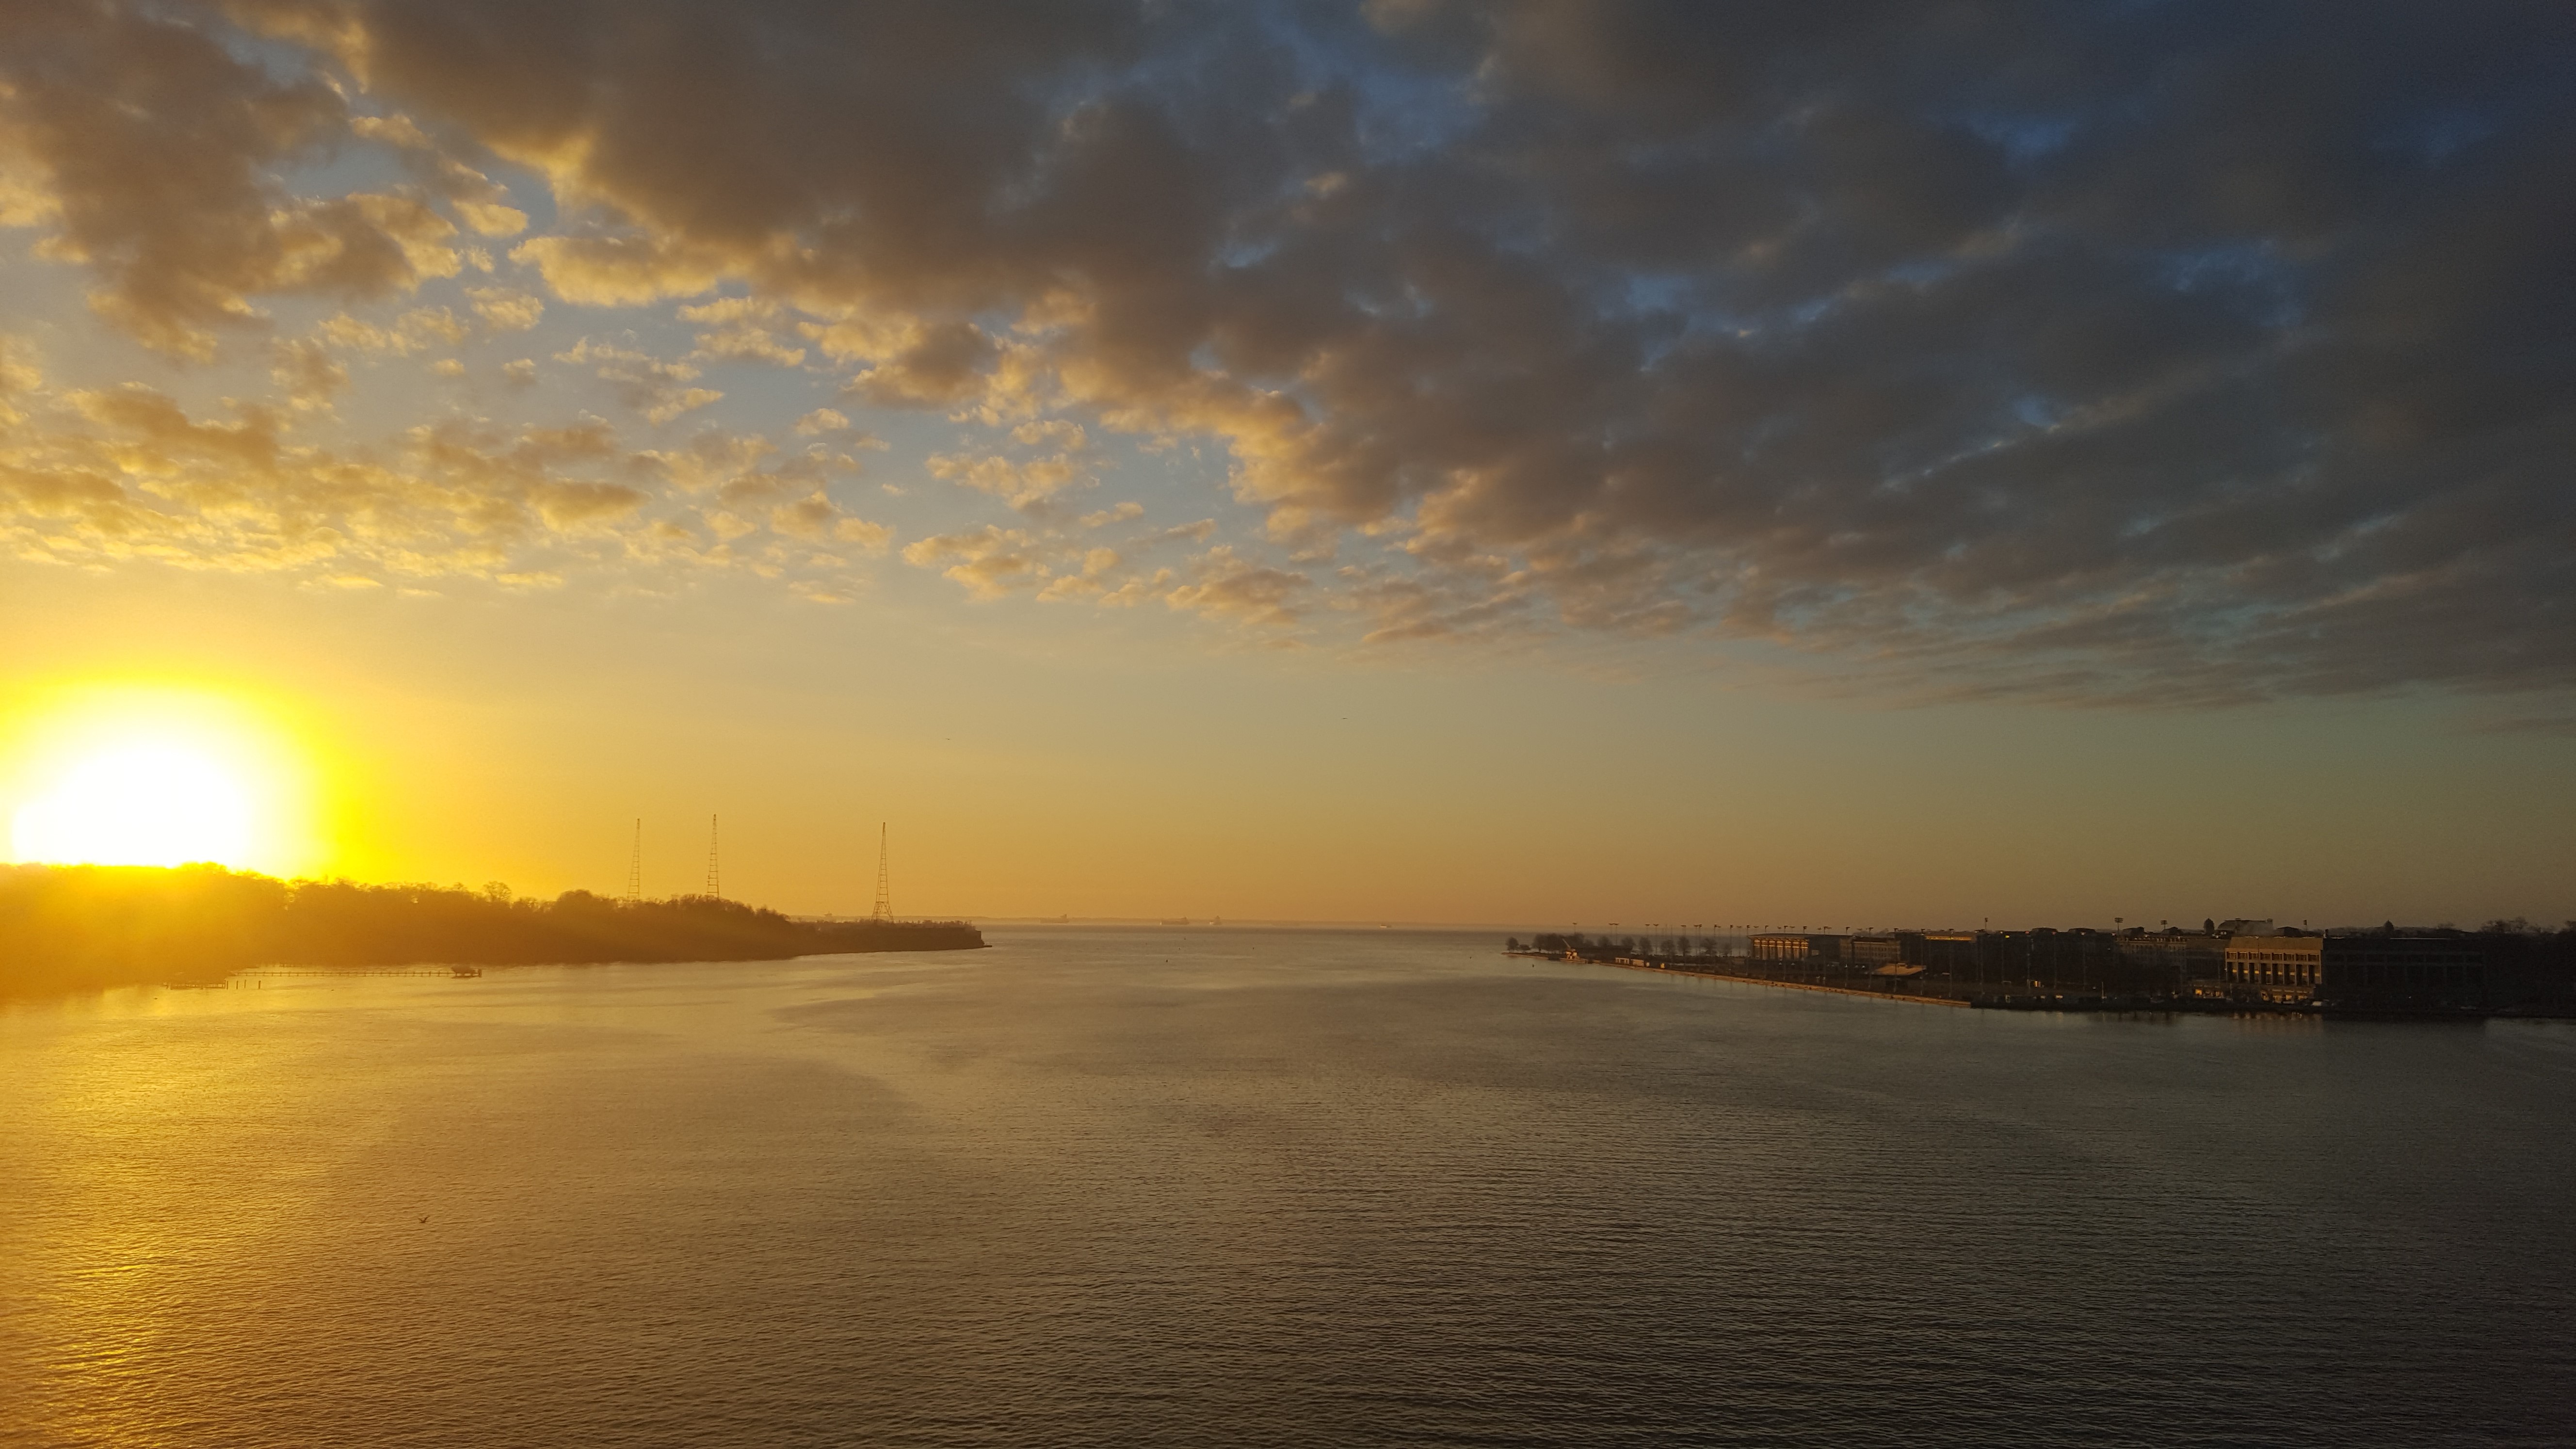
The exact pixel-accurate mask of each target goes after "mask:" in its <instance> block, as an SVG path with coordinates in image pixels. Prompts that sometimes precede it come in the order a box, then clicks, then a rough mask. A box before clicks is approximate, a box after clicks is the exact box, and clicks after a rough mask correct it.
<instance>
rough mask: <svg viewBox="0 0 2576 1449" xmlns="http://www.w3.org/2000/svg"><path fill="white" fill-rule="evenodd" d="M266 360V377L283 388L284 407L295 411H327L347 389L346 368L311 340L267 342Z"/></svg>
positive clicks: (329, 352) (302, 338)
mask: <svg viewBox="0 0 2576 1449" xmlns="http://www.w3.org/2000/svg"><path fill="white" fill-rule="evenodd" d="M269 358H270V365H269V376H270V377H271V378H273V379H275V381H276V383H277V385H278V386H279V387H280V388H283V389H285V391H286V396H287V403H288V405H289V406H291V407H294V408H297V409H299V410H326V411H327V410H328V409H329V408H330V406H331V400H332V399H333V398H335V397H337V396H338V395H339V394H340V393H342V392H344V391H346V390H347V388H348V386H349V369H348V368H347V367H345V366H343V365H341V363H340V361H339V360H338V359H337V358H334V357H333V356H332V355H331V351H330V349H329V348H327V347H324V346H323V345H322V344H321V343H320V342H319V341H317V340H315V339H313V338H310V337H299V338H296V339H295V340H293V341H290V342H274V343H271V344H270V345H269Z"/></svg>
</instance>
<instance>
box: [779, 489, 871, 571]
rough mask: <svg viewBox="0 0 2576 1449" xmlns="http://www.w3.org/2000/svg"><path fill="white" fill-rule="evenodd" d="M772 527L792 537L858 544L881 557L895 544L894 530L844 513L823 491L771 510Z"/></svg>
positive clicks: (862, 549)
mask: <svg viewBox="0 0 2576 1449" xmlns="http://www.w3.org/2000/svg"><path fill="white" fill-rule="evenodd" d="M769 527H770V530H771V531H772V532H775V533H780V534H784V535H786V536H788V537H791V538H805V539H818V540H819V539H825V538H829V539H834V540H837V541H839V542H841V543H853V544H857V545H858V546H859V548H860V550H861V551H862V552H866V553H871V554H879V555H882V554H883V553H885V552H886V550H887V548H888V547H889V546H890V545H891V544H892V543H893V541H894V530H893V529H891V528H888V527H886V526H885V525H884V524H880V523H870V522H869V521H867V520H866V519H864V518H859V517H856V516H854V515H851V514H847V513H843V512H842V511H841V510H840V508H839V506H838V505H836V504H834V503H833V502H832V500H831V499H830V498H829V497H827V496H825V495H824V493H823V492H822V490H820V489H817V490H815V491H814V492H812V493H810V494H808V495H806V496H805V497H803V498H800V499H797V500H796V501H795V502H793V503H782V504H780V505H778V506H777V507H776V508H773V509H771V510H769Z"/></svg>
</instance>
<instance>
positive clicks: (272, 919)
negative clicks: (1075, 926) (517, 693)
mask: <svg viewBox="0 0 2576 1449" xmlns="http://www.w3.org/2000/svg"><path fill="white" fill-rule="evenodd" d="M982 944H983V936H982V934H981V933H980V932H978V931H976V929H975V928H974V927H972V926H969V925H966V924H964V923H962V922H953V921H952V922H867V921H858V922H832V923H815V922H805V921H794V920H790V919H788V918H787V917H786V916H784V915H781V914H779V913H778V912H776V911H773V910H767V909H764V908H760V907H755V906H749V905H745V904H743V903H742V902H739V901H728V900H720V899H717V898H715V897H711V896H679V897H674V898H672V899H668V900H650V901H620V900H611V899H609V898H607V897H604V896H599V895H594V894H592V893H591V892H589V891H579V890H576V891H566V892H564V893H563V894H562V895H559V896H557V897H555V898H554V899H552V900H539V899H533V898H529V897H525V896H519V895H516V894H514V893H513V892H512V891H511V890H510V888H509V887H508V886H506V885H503V884H501V883H499V882H494V883H492V884H490V885H486V886H485V887H483V888H482V889H481V890H472V889H468V888H467V887H465V886H462V885H456V886H436V885H362V884H359V883H357V882H354V881H347V880H278V879H275V878H273V877H270V876H264V875H257V874H253V873H249V872H242V871H231V870H226V869H224V868H223V867H221V866H214V865H192V866H180V867H177V868H166V869H165V868H162V867H157V866H16V867H5V868H0V994H24V993H27V992H33V991H58V990H81V989H88V988H94V987H100V986H113V985H122V984H129V983H151V982H186V981H214V980H220V979H222V978H223V977H224V976H227V975H229V974H231V973H232V972H235V971H239V970H242V969H244V968H246V967H251V966H271V965H275V966H349V967H355V966H404V965H414V964H424V963H436V964H442V965H446V964H453V965H476V966H499V965H526V964H534V963H539V962H561V963H581V962H599V961H758V960H779V959H784V958H786V957H791V956H806V955H816V954H822V953H826V952H841V951H872V950H940V949H950V948H955V947H971V946H980V945H982Z"/></svg>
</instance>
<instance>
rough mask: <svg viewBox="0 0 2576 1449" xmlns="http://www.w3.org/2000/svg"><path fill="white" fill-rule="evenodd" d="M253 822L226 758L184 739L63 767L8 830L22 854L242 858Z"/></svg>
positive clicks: (113, 860)
mask: <svg viewBox="0 0 2576 1449" xmlns="http://www.w3.org/2000/svg"><path fill="white" fill-rule="evenodd" d="M256 825H257V820H256V815H255V812H254V811H253V809H252V805H251V797H250V792H249V791H248V790H247V789H245V788H243V786H242V782H241V781H239V780H237V779H235V778H233V777H232V775H230V774H229V773H227V772H226V771H225V769H224V768H223V766H221V765H219V764H217V763H215V761H213V760H211V759H209V758H207V757H206V756H205V755H202V754H200V753H198V752H196V751H194V750H190V749H188V748H186V747H185V746H180V745H128V746H126V747H124V748H121V749H112V750H107V751H104V752H102V753H99V754H96V755H92V756H90V757H89V758H87V759H84V760H82V761H80V762H79V763H78V764H75V765H73V766H72V767H71V768H70V769H69V770H67V771H65V772H64V774H63V776H62V778H60V779H59V780H57V781H55V782H54V786H53V788H52V789H50V790H48V791H46V792H45V793H44V794H42V795H39V796H37V797H36V798H35V799H33V800H31V801H29V802H27V804H26V805H25V807H23V808H22V809H20V810H19V811H18V818H17V820H16V822H15V824H14V828H13V829H12V830H11V832H10V834H11V843H12V844H13V845H14V846H15V847H16V854H17V857H18V859H20V860H49V861H60V862H69V861H80V862H86V863H89V864H92V865H184V864H186V863H188V862H190V861H200V860H211V861H217V862H220V863H222V864H225V865H239V864H242V863H243V862H245V861H247V860H248V859H249V858H250V854H251V845H252V835H253V832H254V830H255V828H256Z"/></svg>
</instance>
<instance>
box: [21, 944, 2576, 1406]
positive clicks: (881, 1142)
mask: <svg viewBox="0 0 2576 1449" xmlns="http://www.w3.org/2000/svg"><path fill="white" fill-rule="evenodd" d="M988 936H989V938H990V939H991V940H992V941H993V943H994V946H993V949H991V950H987V951H982V952H972V953H954V954H940V955H918V956H874V957H844V958H825V959H812V960H806V961H798V962H789V963H774V964H754V965H721V966H688V965H680V966H669V965H659V966H606V967H576V968H530V969H520V970H496V971H493V972H491V973H490V974H488V975H486V976H484V977H481V978H479V979H473V980H455V981H450V980H441V979H428V978H419V977H346V978H313V977H275V978H270V979H261V978H256V977H254V978H244V979H242V980H240V981H237V982H236V983H235V984H233V985H232V986H230V987H228V988H223V989H212V990H194V991H188V990H162V989H148V990H133V991H123V992H115V993H110V994H107V995H104V996H92V997H87V998H81V999H77V1000H70V1001H57V1002H36V1003H20V1004H16V1005H11V1006H6V1007H0V1384H6V1385H9V1386H11V1387H10V1388H9V1390H8V1391H7V1392H6V1393H5V1394H0V1442H5V1443H9V1444H35V1445H48V1446H50V1445H58V1444H59V1445H75V1444H77V1445H111V1446H129V1445H132V1446H142V1445H153V1446H162V1445H184V1446H192V1449H193V1446H234V1445H241V1446H275V1445H314V1446H318V1445H367V1446H380V1445H381V1446H442V1449H443V1446H456V1449H467V1446H472V1449H490V1446H518V1445H527V1446H549V1449H551V1446H564V1445H639V1446H640V1445H674V1446H679V1445H687V1446H701V1445H704V1446H714V1445H728V1446H730V1445H744V1446H754V1445H757V1446H769V1445H809V1444H810V1445H826V1444H829V1445H840V1444H865V1445H922V1446H957V1445H1103V1446H1108V1445H1164V1444H1171V1445H1182V1444H1192V1445H1195V1444H1210V1445H1414V1444H1461V1445H1524V1444H1526V1445H1655V1444H1673V1445H1682V1444H1690V1445H1701V1444H1747V1445H1752V1444H1760V1445H1819V1446H1821V1445H1837V1446H1844V1445H1871V1444H1890V1445H1893V1444H1962V1445H1966V1444H1975V1445H2015V1444H2030V1445H2040V1444H2064V1443H2071V1442H2081V1443H2087V1444H2099V1445H2129V1444H2136V1445H2148V1444H2157V1445H2167V1444H2209V1445H2217V1444H2229V1445H2270V1444H2279V1445H2337V1446H2341V1445H2350V1444H2356V1443H2379V1444H2413V1445H2430V1444H2464V1445H2465V1444H2477V1445H2500V1444H2517V1445H2521V1444H2527V1445H2541V1444H2553V1445H2555V1444H2565V1443H2567V1442H2570V1440H2571V1439H2576V1252H2571V1250H2570V1247H2569V1242H2570V1239H2569V1217H2568V1201H2569V1189H2570V1186H2571V1184H2576V1134H2571V1128H2576V1026H2572V1025H2570V1024H2566V1023H2539V1022H2534V1023H2512V1022H2487V1023H2482V1024H2470V1025H2408V1024H2346V1023H2339V1022H2317V1021H2310V1020H2291V1019H2284V1018H2256V1019H2243V1020H2231V1019H2227V1018H2215V1017H2186V1018H2117V1017H2106V1016H2056V1015H2043V1014H2023V1013H2006V1012H1984V1011H1962V1010H1955V1009H1941V1008H1933V1007H1924V1006H1915V1005H1905V1004H1896V1003H1883V1002H1872V1001H1862V1000H1854V999H1849V998H1841V997H1833V996H1825V995H1820V994H1815V993H1807V992H1794V991H1779V990H1769V989H1765V988H1762V987H1757V986H1746V985H1737V984H1732V983H1725V982H1715V981H1707V980H1696V979H1689V978H1679V977H1667V976H1661V975H1657V974H1653V973H1640V972H1634V971H1622V970H1615V969H1608V968H1600V967H1584V966H1570V965H1564V964H1560V963H1553V962H1531V961H1525V960H1515V959H1510V958H1506V957H1504V956H1502V955H1501V954H1500V953H1499V950H1498V945H1499V940H1500V933H1492V934H1482V933H1480V934H1475V935H1463V934H1442V933H1433V932H1400V931H1374V932H1366V933H1359V932H1326V931H1290V930H1245V929H1238V928H1225V929H1222V930H1216V929H1193V930H1181V929H1169V930H1133V931H1120V930H1109V929H1084V928H1079V927H1072V928H1001V929H995V930H992V931H990V932H988Z"/></svg>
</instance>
